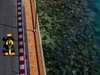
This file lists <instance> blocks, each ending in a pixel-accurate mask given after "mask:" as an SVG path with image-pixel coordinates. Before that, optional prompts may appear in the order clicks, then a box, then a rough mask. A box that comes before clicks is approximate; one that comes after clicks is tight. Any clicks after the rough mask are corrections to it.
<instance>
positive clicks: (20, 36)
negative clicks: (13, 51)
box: [18, 30, 23, 39]
mask: <svg viewBox="0 0 100 75" xmlns="http://www.w3.org/2000/svg"><path fill="white" fill-rule="evenodd" d="M19 32H21V31H20V30H19ZM18 37H19V38H20V39H22V38H23V35H22V34H20V35H19V36H18Z"/></svg>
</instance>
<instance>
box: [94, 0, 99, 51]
mask: <svg viewBox="0 0 100 75" xmlns="http://www.w3.org/2000/svg"><path fill="white" fill-rule="evenodd" d="M95 8H96V10H97V11H96V12H95V13H96V19H95V22H96V33H95V35H96V45H97V47H98V48H99V49H100V0H96V2H95Z"/></svg>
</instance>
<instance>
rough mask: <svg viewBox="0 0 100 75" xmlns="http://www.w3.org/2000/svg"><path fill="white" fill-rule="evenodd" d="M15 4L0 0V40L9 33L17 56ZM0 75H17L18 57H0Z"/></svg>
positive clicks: (13, 0) (15, 1)
mask: <svg viewBox="0 0 100 75" xmlns="http://www.w3.org/2000/svg"><path fill="white" fill-rule="evenodd" d="M16 3H17V0H0V39H1V38H2V37H3V36H4V35H6V34H7V33H9V32H11V33H12V34H13V37H14V39H15V50H16V53H17V55H18V43H17V39H18V35H17V34H18V33H17V15H16V14H17V13H16ZM0 46H2V45H0ZM0 75H18V56H0Z"/></svg>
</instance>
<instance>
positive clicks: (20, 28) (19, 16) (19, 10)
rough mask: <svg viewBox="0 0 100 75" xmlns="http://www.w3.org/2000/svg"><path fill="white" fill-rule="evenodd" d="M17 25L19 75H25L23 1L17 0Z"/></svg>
mask: <svg viewBox="0 0 100 75" xmlns="http://www.w3.org/2000/svg"><path fill="white" fill-rule="evenodd" d="M17 24H18V50H19V75H27V74H25V54H24V53H25V50H24V40H23V26H22V25H23V21H22V0H17Z"/></svg>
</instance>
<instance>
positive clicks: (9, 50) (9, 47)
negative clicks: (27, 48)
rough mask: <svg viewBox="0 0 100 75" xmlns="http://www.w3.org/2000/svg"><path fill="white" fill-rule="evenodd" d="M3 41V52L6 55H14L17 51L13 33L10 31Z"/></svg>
mask: <svg viewBox="0 0 100 75" xmlns="http://www.w3.org/2000/svg"><path fill="white" fill-rule="evenodd" d="M3 41H4V46H3V47H4V50H3V54H4V55H5V56H14V55H15V54H16V53H15V50H14V38H13V37H12V34H11V33H8V34H7V35H6V37H3Z"/></svg>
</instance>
